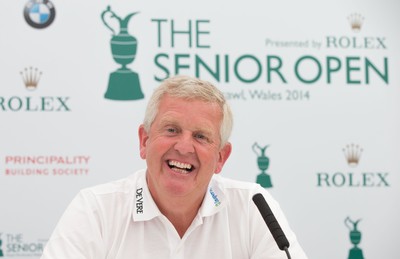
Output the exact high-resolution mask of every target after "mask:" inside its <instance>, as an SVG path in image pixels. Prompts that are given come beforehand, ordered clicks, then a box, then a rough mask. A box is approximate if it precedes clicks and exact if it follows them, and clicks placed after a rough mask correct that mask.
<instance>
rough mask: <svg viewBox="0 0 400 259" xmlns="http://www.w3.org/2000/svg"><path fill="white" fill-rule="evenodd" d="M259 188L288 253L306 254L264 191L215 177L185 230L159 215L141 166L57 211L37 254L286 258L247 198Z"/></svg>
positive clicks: (50, 257) (302, 258)
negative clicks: (57, 216)
mask: <svg viewBox="0 0 400 259" xmlns="http://www.w3.org/2000/svg"><path fill="white" fill-rule="evenodd" d="M256 193H262V194H263V195H264V197H265V199H266V200H267V202H268V204H269V206H270V207H271V209H272V211H273V212H274V214H275V217H276V218H277V220H278V222H279V224H280V225H281V227H282V229H283V231H284V233H285V234H286V236H287V238H288V240H289V242H290V247H289V252H290V254H291V256H292V258H295V259H306V258H307V256H306V255H305V253H304V252H303V250H302V249H301V247H300V245H299V244H298V242H297V240H296V237H295V235H294V233H293V232H292V230H291V229H290V228H289V225H288V223H287V221H286V219H285V217H284V215H283V213H282V211H281V209H280V208H279V205H278V204H277V202H276V201H275V200H274V199H273V198H272V197H271V196H270V195H269V193H268V192H267V191H266V190H265V189H263V188H262V187H260V186H259V185H257V184H254V183H246V182H239V181H233V180H229V179H226V178H223V177H221V176H219V175H214V176H213V178H212V180H211V182H210V185H209V187H208V192H207V194H206V195H205V198H204V201H203V204H202V206H201V207H200V210H199V212H198V214H197V216H196V217H195V219H194V220H193V222H192V224H191V226H190V227H189V229H188V230H187V231H186V233H185V235H184V236H183V237H182V238H180V236H179V235H178V233H177V231H176V230H175V228H174V226H173V225H172V224H171V223H170V222H169V220H168V219H167V218H166V217H165V216H164V215H163V214H161V212H160V211H159V209H158V208H157V205H156V204H155V203H154V201H153V198H152V197H151V195H150V192H149V190H148V187H147V183H146V173H145V170H142V171H138V172H136V173H135V174H133V175H132V176H130V177H128V178H126V179H122V180H119V181H116V182H111V183H107V184H103V185H99V186H95V187H92V188H88V189H84V190H82V191H81V192H80V193H79V194H78V195H77V196H76V197H75V198H74V200H73V201H72V202H71V204H70V205H69V207H68V208H67V210H66V211H65V212H64V214H63V216H62V217H61V219H60V221H59V223H58V225H57V227H56V229H55V230H54V232H53V234H52V236H51V238H50V240H49V242H48V243H47V245H46V247H45V250H44V252H43V255H42V257H41V258H42V259H84V258H85V259H142V258H148V259H155V258H157V259H164V258H171V259H183V258H188V259H210V258H217V259H225V258H226V259H228V258H237V259H245V258H254V259H255V258H260V259H278V258H279V259H285V258H286V254H285V252H283V251H281V250H279V248H278V246H277V245H276V243H275V240H274V239H273V237H272V235H271V234H270V232H269V230H268V228H267V226H266V225H265V223H264V221H263V219H262V217H261V214H260V213H259V211H258V210H257V207H256V206H255V205H254V203H253V201H252V197H253V195H254V194H256Z"/></svg>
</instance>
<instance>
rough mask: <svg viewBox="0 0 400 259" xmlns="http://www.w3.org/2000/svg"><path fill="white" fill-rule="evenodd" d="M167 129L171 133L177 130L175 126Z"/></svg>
mask: <svg viewBox="0 0 400 259" xmlns="http://www.w3.org/2000/svg"><path fill="white" fill-rule="evenodd" d="M167 131H168V132H169V133H175V132H177V130H176V129H175V128H167Z"/></svg>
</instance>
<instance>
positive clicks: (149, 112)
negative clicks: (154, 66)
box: [143, 76, 233, 147]
mask: <svg viewBox="0 0 400 259" xmlns="http://www.w3.org/2000/svg"><path fill="white" fill-rule="evenodd" d="M165 94H168V95H169V96H171V97H176V98H182V99H189V100H193V99H196V100H201V101H205V102H209V103H216V104H218V105H219V106H220V107H221V111H222V122H221V128H220V140H221V147H223V146H224V145H225V144H226V143H227V142H228V139H229V137H230V135H231V132H232V126H233V116H232V112H231V108H230V107H229V104H228V103H227V102H226V99H225V97H224V95H223V93H222V92H221V91H220V90H219V89H218V88H217V87H215V86H214V85H212V84H211V83H209V82H207V81H204V80H201V79H197V78H192V77H189V76H174V77H171V78H168V79H166V80H164V81H163V82H162V83H161V85H160V86H159V87H158V88H156V89H155V90H154V92H153V95H152V96H151V97H150V100H149V102H148V104H147V108H146V113H145V116H144V121H143V125H144V129H145V130H146V131H147V132H149V130H150V127H151V124H152V123H153V121H154V119H155V118H156V115H157V113H158V106H159V105H160V101H161V99H162V97H163V96H164V95H165Z"/></svg>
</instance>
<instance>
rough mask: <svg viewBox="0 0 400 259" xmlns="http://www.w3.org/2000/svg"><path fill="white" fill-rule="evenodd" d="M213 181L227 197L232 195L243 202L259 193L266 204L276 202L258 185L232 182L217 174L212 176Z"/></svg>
mask: <svg viewBox="0 0 400 259" xmlns="http://www.w3.org/2000/svg"><path fill="white" fill-rule="evenodd" d="M213 181H214V183H215V184H216V185H218V186H219V188H220V189H221V190H223V192H224V193H225V194H226V195H228V196H231V195H233V197H236V198H237V197H242V199H244V200H251V199H252V197H253V195H255V194H257V193H261V194H262V195H263V196H264V198H265V199H266V200H267V201H268V202H273V203H275V202H276V201H275V199H274V198H273V197H272V195H271V194H270V193H269V192H268V191H267V190H266V189H265V188H263V187H261V185H259V184H258V183H253V182H246V181H240V180H234V179H231V178H226V177H223V176H221V175H219V174H218V175H214V176H213ZM235 194H236V195H235Z"/></svg>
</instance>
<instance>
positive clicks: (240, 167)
mask: <svg viewBox="0 0 400 259" xmlns="http://www.w3.org/2000/svg"><path fill="white" fill-rule="evenodd" d="M399 7H400V3H399V2H398V1H395V0H379V1H378V0H374V1H367V2H365V1H345V0H337V1H317V0H303V1H271V0H250V1H228V0H223V1H211V0H203V1H179V0H170V1H154V0H146V1H116V0H115V1H113V0H108V1H94V0H89V1H77V0H70V1H60V0H51V1H46V0H41V1H40V0H18V1H1V2H0V10H1V15H0V31H1V35H0V57H1V59H0V133H1V134H0V204H1V207H2V209H1V213H0V215H1V216H0V257H4V258H39V257H40V255H41V253H42V250H43V247H44V246H45V244H46V242H47V240H48V238H49V236H50V235H51V232H52V230H53V229H54V227H55V225H56V223H57V221H58V219H59V218H60V216H61V215H62V213H63V211H64V210H65V208H66V207H67V205H68V204H69V202H70V201H71V199H72V198H73V197H74V196H75V195H76V193H77V192H78V191H79V190H80V189H82V188H84V187H88V186H93V185H96V184H100V183H104V182H108V181H112V180H116V179H120V178H123V177H126V176H128V175H130V174H132V173H134V172H135V171H136V170H138V169H141V168H144V166H145V162H144V161H142V160H141V159H140V156H139V142H138V134H137V129H138V126H139V124H140V123H141V122H142V119H143V114H144V109H145V105H146V103H147V101H148V99H149V96H150V95H151V93H152V91H153V90H154V88H155V87H157V86H158V85H159V83H160V82H161V81H162V80H163V79H165V78H168V77H170V76H172V75H175V74H186V75H191V76H196V77H200V78H202V79H206V80H208V81H211V82H213V83H214V84H215V85H216V86H217V87H218V88H220V89H221V90H222V91H223V92H224V94H225V95H226V98H227V99H228V100H229V102H230V104H231V106H232V109H233V112H234V119H235V124H234V131H233V135H232V138H231V142H232V143H233V153H232V156H231V158H230V159H229V160H228V162H227V164H226V166H225V168H224V171H223V175H225V176H227V177H231V178H234V179H239V180H244V181H249V182H258V183H259V184H261V185H262V186H263V187H265V188H268V190H269V191H270V192H271V193H272V195H273V196H274V197H275V198H276V199H277V200H278V201H279V202H280V204H281V206H282V208H283V210H284V211H285V212H286V215H287V217H288V219H289V222H290V223H291V226H292V228H293V229H294V230H295V232H296V233H297V236H298V239H299V241H300V243H301V244H302V246H303V247H304V249H305V251H306V253H307V254H308V256H309V258H313V259H322V258H324V259H339V258H340V259H364V258H366V259H381V258H393V259H394V258H398V255H397V253H398V249H397V247H395V245H396V243H397V242H398V241H397V240H398V238H397V237H398V233H399V231H400V223H399V218H400V205H399V198H400V186H399V182H400V78H399V75H400V73H399V67H400V48H399V46H400V34H399V29H398V25H399V24H400V18H399V15H398V12H399V11H400V8H399ZM239 213H240V212H239ZM266 231H267V229H266Z"/></svg>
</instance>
